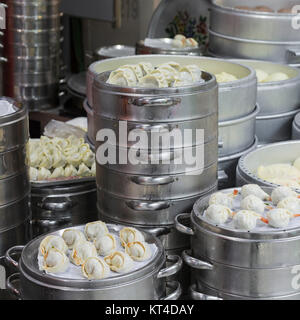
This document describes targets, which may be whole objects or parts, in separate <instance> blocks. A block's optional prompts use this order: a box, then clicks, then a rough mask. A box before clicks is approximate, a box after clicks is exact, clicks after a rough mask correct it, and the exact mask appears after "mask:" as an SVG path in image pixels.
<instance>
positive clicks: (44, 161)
mask: <svg viewBox="0 0 300 320" xmlns="http://www.w3.org/2000/svg"><path fill="white" fill-rule="evenodd" d="M52 164H53V157H52V156H51V155H50V154H49V152H48V150H46V149H44V151H43V152H42V153H41V154H40V164H39V166H40V168H45V169H51V167H52Z"/></svg>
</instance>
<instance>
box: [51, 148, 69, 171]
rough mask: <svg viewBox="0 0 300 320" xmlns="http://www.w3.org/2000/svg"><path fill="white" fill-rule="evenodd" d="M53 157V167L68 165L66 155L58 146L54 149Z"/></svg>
mask: <svg viewBox="0 0 300 320" xmlns="http://www.w3.org/2000/svg"><path fill="white" fill-rule="evenodd" d="M52 159H53V163H52V167H53V168H59V167H64V166H65V165H66V158H65V156H64V155H63V153H62V152H61V151H60V150H58V149H57V148H53V149H52Z"/></svg>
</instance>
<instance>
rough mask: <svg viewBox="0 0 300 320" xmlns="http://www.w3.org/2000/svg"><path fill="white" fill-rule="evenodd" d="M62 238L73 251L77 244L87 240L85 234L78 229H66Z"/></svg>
mask: <svg viewBox="0 0 300 320" xmlns="http://www.w3.org/2000/svg"><path fill="white" fill-rule="evenodd" d="M62 238H63V239H64V241H65V243H66V245H67V246H68V248H69V249H73V248H74V246H75V245H76V244H77V243H79V242H80V241H84V240H85V236H84V234H83V233H82V232H81V231H80V230H76V229H66V230H65V231H64V232H63V234H62Z"/></svg>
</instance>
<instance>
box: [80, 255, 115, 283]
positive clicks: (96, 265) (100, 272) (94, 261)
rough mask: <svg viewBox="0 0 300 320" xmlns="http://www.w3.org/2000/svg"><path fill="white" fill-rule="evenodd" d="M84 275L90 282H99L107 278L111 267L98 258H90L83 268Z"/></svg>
mask: <svg viewBox="0 0 300 320" xmlns="http://www.w3.org/2000/svg"><path fill="white" fill-rule="evenodd" d="M81 270H82V274H83V276H84V277H85V278H87V279H89V280H99V279H104V278H107V277H108V275H109V272H110V270H109V266H108V265H107V264H106V263H105V262H104V261H102V260H101V259H99V258H97V257H89V258H87V259H86V260H85V262H84V263H83V264H82V266H81Z"/></svg>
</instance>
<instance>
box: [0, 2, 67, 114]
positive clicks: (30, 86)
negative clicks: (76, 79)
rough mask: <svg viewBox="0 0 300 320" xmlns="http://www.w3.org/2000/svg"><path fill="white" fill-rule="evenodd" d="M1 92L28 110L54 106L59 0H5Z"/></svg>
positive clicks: (57, 59)
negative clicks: (4, 79)
mask: <svg viewBox="0 0 300 320" xmlns="http://www.w3.org/2000/svg"><path fill="white" fill-rule="evenodd" d="M6 3H7V5H8V9H7V26H8V28H7V30H6V37H5V39H6V40H5V58H7V60H8V61H7V63H6V64H5V74H6V75H7V81H5V84H4V93H5V95H7V96H10V97H14V98H17V99H18V100H20V101H22V103H23V104H24V105H26V106H28V108H29V109H46V108H53V107H55V106H57V103H58V89H59V76H60V59H61V56H60V54H61V53H60V41H61V21H60V19H61V15H60V12H59V0H46V1H42V0H26V1H25V0H6Z"/></svg>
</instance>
